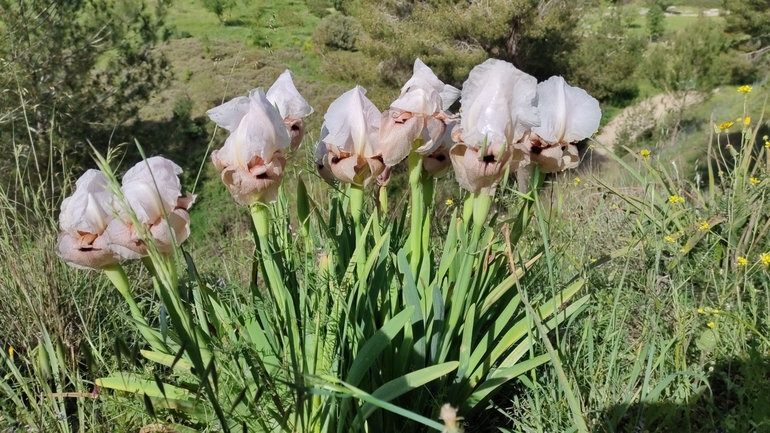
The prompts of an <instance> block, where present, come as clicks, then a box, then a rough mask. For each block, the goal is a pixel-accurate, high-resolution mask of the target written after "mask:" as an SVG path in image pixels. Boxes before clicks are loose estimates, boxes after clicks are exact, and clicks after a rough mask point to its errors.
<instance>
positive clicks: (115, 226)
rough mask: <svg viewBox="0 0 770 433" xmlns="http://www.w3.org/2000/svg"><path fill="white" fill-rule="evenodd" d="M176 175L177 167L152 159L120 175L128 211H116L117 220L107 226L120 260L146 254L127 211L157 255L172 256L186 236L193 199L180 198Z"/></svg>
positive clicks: (145, 248) (180, 172)
mask: <svg viewBox="0 0 770 433" xmlns="http://www.w3.org/2000/svg"><path fill="white" fill-rule="evenodd" d="M180 174H182V169H181V168H180V167H179V166H178V165H176V164H175V163H173V162H172V161H170V160H168V159H166V158H163V157H161V156H154V157H152V158H149V159H147V160H145V161H140V162H139V163H137V164H136V165H135V166H133V167H132V168H131V169H129V170H128V171H127V172H126V174H125V175H124V176H123V183H122V185H123V186H122V188H121V192H122V193H123V196H124V198H125V203H126V204H127V205H128V206H129V207H130V208H131V209H130V211H129V210H128V209H117V213H118V215H119V218H115V219H113V220H112V221H110V223H109V224H108V226H107V233H108V235H109V237H110V241H111V242H112V249H113V250H114V251H115V252H116V253H118V255H119V256H120V258H122V259H138V258H141V257H145V256H147V255H148V251H147V245H146V244H145V241H144V240H143V239H142V234H141V233H140V232H139V230H138V228H137V227H136V226H135V223H134V220H133V218H132V217H131V215H130V212H133V213H134V215H135V216H136V221H138V223H139V224H141V225H142V226H143V227H144V228H146V229H147V230H148V231H149V233H150V234H151V235H152V237H153V238H154V242H155V244H156V246H157V248H158V251H160V252H161V253H164V254H170V253H172V252H173V249H174V246H175V245H179V244H181V243H182V242H184V241H185V239H187V237H188V236H190V214H189V213H188V209H189V208H190V206H191V205H192V203H193V202H194V201H195V196H193V195H191V194H189V193H188V194H186V195H182V185H181V182H180V181H179V175H180Z"/></svg>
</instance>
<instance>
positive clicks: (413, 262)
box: [407, 140, 425, 276]
mask: <svg viewBox="0 0 770 433" xmlns="http://www.w3.org/2000/svg"><path fill="white" fill-rule="evenodd" d="M421 141H422V140H419V142H421ZM413 147H414V146H413ZM407 163H408V165H409V186H410V188H411V192H412V195H411V202H412V203H411V211H412V219H411V231H410V232H409V246H410V250H411V254H412V255H411V257H410V260H409V268H410V269H411V271H412V275H415V276H416V275H417V270H418V269H419V267H420V261H421V259H422V225H423V217H424V214H425V202H424V198H423V184H422V181H421V180H422V156H421V155H420V154H418V153H417V152H414V151H413V152H410V153H409V156H408V158H407Z"/></svg>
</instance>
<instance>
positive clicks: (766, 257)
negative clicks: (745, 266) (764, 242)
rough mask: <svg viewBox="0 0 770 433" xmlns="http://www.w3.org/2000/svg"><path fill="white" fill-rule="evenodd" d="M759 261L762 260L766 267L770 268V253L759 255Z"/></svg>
mask: <svg viewBox="0 0 770 433" xmlns="http://www.w3.org/2000/svg"><path fill="white" fill-rule="evenodd" d="M759 260H762V263H764V264H765V266H770V253H762V254H760V255H759Z"/></svg>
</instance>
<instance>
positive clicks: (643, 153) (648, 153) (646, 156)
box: [639, 149, 650, 159]
mask: <svg viewBox="0 0 770 433" xmlns="http://www.w3.org/2000/svg"><path fill="white" fill-rule="evenodd" d="M639 153H640V154H641V155H642V157H643V158H644V159H647V158H649V157H650V151H649V150H647V149H642V151H641V152H639Z"/></svg>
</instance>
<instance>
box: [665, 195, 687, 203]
mask: <svg viewBox="0 0 770 433" xmlns="http://www.w3.org/2000/svg"><path fill="white" fill-rule="evenodd" d="M668 201H669V203H673V204H677V203H684V197H680V196H678V195H676V194H674V195H672V196H671V197H669V198H668Z"/></svg>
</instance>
